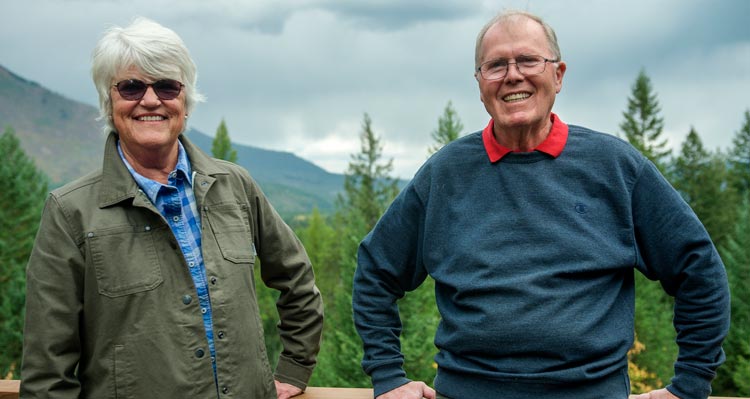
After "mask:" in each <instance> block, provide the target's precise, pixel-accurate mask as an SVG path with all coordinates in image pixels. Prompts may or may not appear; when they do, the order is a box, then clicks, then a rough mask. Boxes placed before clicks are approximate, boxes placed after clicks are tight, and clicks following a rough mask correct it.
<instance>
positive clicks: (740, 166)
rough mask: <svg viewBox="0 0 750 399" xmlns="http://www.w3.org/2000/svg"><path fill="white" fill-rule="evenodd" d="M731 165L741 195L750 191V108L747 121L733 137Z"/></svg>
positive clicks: (733, 180)
mask: <svg viewBox="0 0 750 399" xmlns="http://www.w3.org/2000/svg"><path fill="white" fill-rule="evenodd" d="M732 145H733V147H732V148H731V149H730V150H729V165H730V173H731V182H732V187H734V188H735V190H737V192H738V193H739V194H740V195H741V196H744V195H747V194H748V193H750V110H747V111H745V121H744V122H743V124H742V127H741V128H740V130H739V131H738V132H737V133H736V134H735V136H734V138H732Z"/></svg>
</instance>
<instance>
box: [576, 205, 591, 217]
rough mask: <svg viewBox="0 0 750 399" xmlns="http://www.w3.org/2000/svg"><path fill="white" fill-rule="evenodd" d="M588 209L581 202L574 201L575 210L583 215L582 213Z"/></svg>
mask: <svg viewBox="0 0 750 399" xmlns="http://www.w3.org/2000/svg"><path fill="white" fill-rule="evenodd" d="M588 210H589V207H588V205H586V204H584V203H581V202H577V203H576V212H578V213H580V214H582V215H583V214H584V213H586V212H588Z"/></svg>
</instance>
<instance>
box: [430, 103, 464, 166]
mask: <svg viewBox="0 0 750 399" xmlns="http://www.w3.org/2000/svg"><path fill="white" fill-rule="evenodd" d="M463 128H464V125H463V124H462V123H461V119H460V118H459V117H458V115H457V114H456V110H455V109H454V108H453V103H451V102H450V101H448V105H446V106H445V110H443V115H442V116H440V118H438V127H437V129H436V130H435V131H433V132H432V139H433V140H435V144H434V145H433V146H432V147H430V148H429V149H428V150H427V151H428V153H429V154H434V153H435V152H437V151H438V150H439V149H441V148H443V146H444V145H446V144H448V143H450V142H451V141H453V140H455V139H457V138H458V136H459V135H460V134H461V131H462V130H463Z"/></svg>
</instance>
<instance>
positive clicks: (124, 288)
mask: <svg viewBox="0 0 750 399" xmlns="http://www.w3.org/2000/svg"><path fill="white" fill-rule="evenodd" d="M86 242H87V245H88V247H89V251H90V254H91V260H92V263H93V265H94V268H95V270H96V280H97V283H98V287H99V288H98V290H99V294H101V295H104V296H107V297H113V298H114V297H119V296H124V295H130V294H135V293H137V292H143V291H150V290H153V289H154V288H156V287H158V286H159V285H160V284H161V283H162V282H163V281H164V278H163V277H162V274H161V267H160V265H159V258H158V256H157V253H156V246H155V245H154V238H153V232H152V230H151V228H150V227H148V226H140V227H138V226H117V227H112V228H107V229H102V230H99V231H91V232H88V233H86Z"/></svg>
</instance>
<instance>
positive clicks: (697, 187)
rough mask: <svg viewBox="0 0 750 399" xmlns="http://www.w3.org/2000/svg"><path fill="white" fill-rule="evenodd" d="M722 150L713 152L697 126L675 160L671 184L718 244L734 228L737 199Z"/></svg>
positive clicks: (691, 131)
mask: <svg viewBox="0 0 750 399" xmlns="http://www.w3.org/2000/svg"><path fill="white" fill-rule="evenodd" d="M725 165H726V162H725V159H724V157H723V156H722V154H721V153H719V152H717V153H715V154H714V153H710V152H709V151H707V150H706V149H705V148H704V147H703V142H702V141H701V139H700V136H698V133H697V132H696V131H695V129H694V128H691V129H690V132H689V133H688V135H687V138H686V139H685V141H684V142H683V144H682V149H681V151H680V155H679V156H678V157H677V158H676V159H675V161H674V167H673V168H671V169H672V173H671V174H670V175H671V182H672V185H674V187H675V188H676V189H677V190H678V191H679V192H680V193H681V194H682V196H683V197H684V198H685V201H687V202H688V203H689V204H690V207H691V208H693V211H694V212H695V213H696V215H698V218H699V219H700V220H701V222H702V223H703V225H704V226H705V227H706V230H708V232H709V234H710V235H711V238H712V239H713V241H714V243H715V244H716V245H717V246H720V244H721V243H722V242H723V241H724V239H725V237H726V236H727V235H728V234H729V233H730V232H731V231H732V226H733V224H734V217H735V209H734V208H735V207H734V206H727V204H735V203H737V199H736V196H735V195H734V192H735V191H734V189H733V188H732V187H728V186H727V184H726V182H727V179H728V176H727V168H726V166H725Z"/></svg>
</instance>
